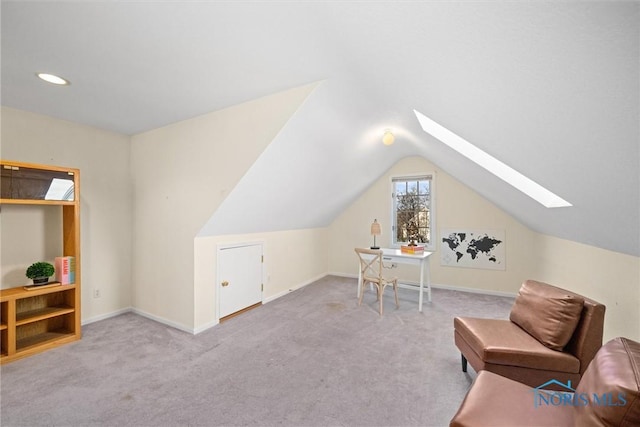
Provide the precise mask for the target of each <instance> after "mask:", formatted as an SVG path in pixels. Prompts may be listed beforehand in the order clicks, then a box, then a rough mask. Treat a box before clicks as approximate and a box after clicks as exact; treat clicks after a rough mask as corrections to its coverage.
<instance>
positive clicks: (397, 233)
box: [391, 175, 435, 246]
mask: <svg viewBox="0 0 640 427" xmlns="http://www.w3.org/2000/svg"><path fill="white" fill-rule="evenodd" d="M391 182H392V185H393V190H392V199H393V212H392V217H393V224H392V230H391V231H392V233H391V235H392V236H393V245H395V246H398V245H402V244H407V243H409V242H412V241H415V242H416V243H422V244H424V245H425V246H432V243H433V240H432V239H433V238H435V236H434V233H433V230H434V229H435V225H434V219H433V199H432V195H433V190H434V188H433V187H434V182H433V176H432V175H419V176H410V177H394V178H392V179H391Z"/></svg>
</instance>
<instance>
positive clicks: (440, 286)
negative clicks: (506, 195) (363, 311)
mask: <svg viewBox="0 0 640 427" xmlns="http://www.w3.org/2000/svg"><path fill="white" fill-rule="evenodd" d="M329 275H330V276H338V277H347V278H350V279H357V278H358V275H357V274H349V273H329ZM402 282H403V283H407V284H409V285H411V286H420V282H413V281H407V280H403V281H402ZM401 287H402V286H401ZM431 287H432V288H433V289H447V290H450V291H458V292H469V293H473V294H482V295H493V296H497V297H510V298H515V297H516V295H517V292H503V291H494V290H491V289H477V288H466V287H463V286H452V285H443V284H440V283H432V284H431Z"/></svg>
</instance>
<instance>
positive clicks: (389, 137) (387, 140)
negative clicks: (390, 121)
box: [382, 129, 396, 145]
mask: <svg viewBox="0 0 640 427" xmlns="http://www.w3.org/2000/svg"><path fill="white" fill-rule="evenodd" d="M395 139H396V137H395V136H394V135H393V133H391V131H390V130H389V129H387V130H385V131H384V134H383V135H382V143H383V144H384V145H391V144H393V141H395Z"/></svg>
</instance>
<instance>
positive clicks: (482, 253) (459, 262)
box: [440, 228, 506, 270]
mask: <svg viewBox="0 0 640 427" xmlns="http://www.w3.org/2000/svg"><path fill="white" fill-rule="evenodd" d="M440 236H441V237H440V239H441V242H440V264H441V265H444V266H448V267H466V268H485V269H490V270H505V269H506V263H505V243H504V230H471V229H454V228H443V229H441V230H440Z"/></svg>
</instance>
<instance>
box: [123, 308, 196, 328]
mask: <svg viewBox="0 0 640 427" xmlns="http://www.w3.org/2000/svg"><path fill="white" fill-rule="evenodd" d="M131 311H132V312H133V313H135V314H138V315H140V316H142V317H146V318H147V319H151V320H153V321H156V322H158V323H162V324H164V325H167V326H171V327H172V328H175V329H178V330H180V331H183V332H188V333H190V334H193V335H195V333H196V332H195V329H194V328H190V327H188V326H185V325H182V324H180V323H176V322H172V321H171V320H167V319H165V318H164V317H158V316H155V315H153V314H150V313H147V312H146V311H142V310H140V309H138V308H132V309H131Z"/></svg>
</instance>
